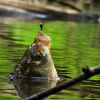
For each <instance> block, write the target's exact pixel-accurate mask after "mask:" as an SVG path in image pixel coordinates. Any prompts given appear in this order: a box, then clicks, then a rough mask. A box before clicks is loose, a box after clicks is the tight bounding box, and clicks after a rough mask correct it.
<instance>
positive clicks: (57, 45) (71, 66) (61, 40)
mask: <svg viewBox="0 0 100 100" xmlns="http://www.w3.org/2000/svg"><path fill="white" fill-rule="evenodd" d="M39 31H40V29H39V22H20V21H17V22H16V21H11V22H10V23H9V22H6V21H5V22H2V23H0V98H2V100H11V99H12V100H19V97H18V96H16V91H15V89H14V87H13V85H11V83H10V82H9V80H8V75H9V73H10V72H11V70H12V69H13V68H14V67H15V65H16V64H17V63H18V61H19V60H20V58H21V57H22V55H23V53H24V52H25V50H26V48H27V47H28V45H30V44H31V43H33V41H34V37H35V36H36V35H37V33H38V32H39ZM44 32H45V33H46V34H47V35H49V36H50V37H51V39H52V44H51V54H52V57H53V60H54V63H55V66H56V69H57V71H58V74H59V77H60V78H61V79H62V80H63V81H65V80H68V79H71V78H73V77H75V76H77V75H78V74H79V73H81V72H82V71H81V68H82V67H83V66H90V67H94V66H98V65H100V24H93V23H83V22H80V23H74V22H61V21H52V22H44ZM48 98H49V100H56V99H57V100H67V99H68V100H69V99H70V100H100V75H97V76H94V77H92V78H91V79H89V80H87V81H83V82H81V83H79V84H77V85H75V86H73V87H71V88H69V89H65V90H63V91H61V92H59V93H57V94H54V95H52V96H50V97H48Z"/></svg>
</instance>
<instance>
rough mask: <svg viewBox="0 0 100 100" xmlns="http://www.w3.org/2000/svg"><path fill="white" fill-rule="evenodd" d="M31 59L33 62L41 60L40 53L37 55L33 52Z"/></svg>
mask: <svg viewBox="0 0 100 100" xmlns="http://www.w3.org/2000/svg"><path fill="white" fill-rule="evenodd" d="M31 58H32V59H33V60H34V61H37V60H41V58H42V55H41V53H39V52H34V53H33V54H31Z"/></svg>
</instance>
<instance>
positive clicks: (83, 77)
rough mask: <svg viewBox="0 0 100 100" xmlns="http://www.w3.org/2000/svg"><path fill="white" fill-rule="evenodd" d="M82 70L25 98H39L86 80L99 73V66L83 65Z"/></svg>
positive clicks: (37, 99)
mask: <svg viewBox="0 0 100 100" xmlns="http://www.w3.org/2000/svg"><path fill="white" fill-rule="evenodd" d="M82 71H83V73H82V74H80V75H79V76H77V77H75V78H73V79H71V80H69V81H67V82H64V83H62V84H60V85H58V86H56V87H53V88H51V89H48V90H46V91H43V92H41V93H37V94H36V95H33V96H31V97H29V98H27V99H26V100H41V99H43V98H45V97H47V96H49V95H52V94H54V93H57V92H59V91H61V90H63V89H65V88H69V87H71V86H73V85H75V84H77V83H79V82H81V81H83V80H87V79H88V78H90V77H92V76H94V75H97V74H100V66H97V67H94V68H93V69H90V68H88V67H84V68H83V69H82Z"/></svg>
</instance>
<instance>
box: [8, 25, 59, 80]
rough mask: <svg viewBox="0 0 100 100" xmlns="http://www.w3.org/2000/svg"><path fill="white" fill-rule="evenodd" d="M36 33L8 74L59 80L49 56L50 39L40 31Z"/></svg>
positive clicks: (11, 77) (11, 76)
mask: <svg viewBox="0 0 100 100" xmlns="http://www.w3.org/2000/svg"><path fill="white" fill-rule="evenodd" d="M42 27H43V26H42V25H40V28H41V31H40V32H38V34H37V36H36V37H35V39H34V42H33V43H32V44H31V45H30V46H29V47H28V48H27V50H26V51H25V53H24V55H23V57H22V58H21V60H20V61H19V63H18V64H17V65H16V66H15V68H14V70H13V71H12V72H11V73H10V75H9V77H10V79H13V77H15V76H20V77H21V76H24V77H44V78H46V79H48V80H59V77H58V74H57V70H56V68H55V66H54V62H53V59H52V56H51V50H50V46H51V38H50V37H49V36H47V35H46V34H45V33H44V32H43V31H42Z"/></svg>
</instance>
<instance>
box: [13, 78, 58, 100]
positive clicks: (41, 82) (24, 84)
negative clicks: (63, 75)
mask: <svg viewBox="0 0 100 100" xmlns="http://www.w3.org/2000/svg"><path fill="white" fill-rule="evenodd" d="M12 83H13V85H14V87H15V89H16V90H17V94H18V95H19V96H20V98H21V99H23V100H25V99H26V98H28V97H30V96H32V95H35V94H36V93H40V92H42V91H44V90H46V89H49V88H51V87H54V86H56V83H57V82H56V81H47V80H46V79H45V78H41V77H37V78H36V77H33V78H32V79H30V78H28V77H27V78H25V77H24V78H18V77H17V78H14V79H12Z"/></svg>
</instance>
